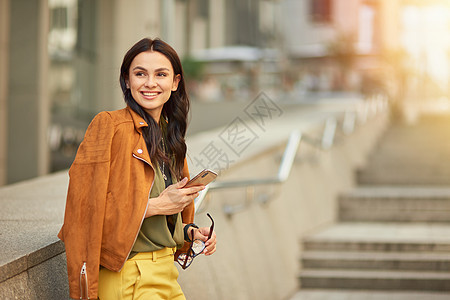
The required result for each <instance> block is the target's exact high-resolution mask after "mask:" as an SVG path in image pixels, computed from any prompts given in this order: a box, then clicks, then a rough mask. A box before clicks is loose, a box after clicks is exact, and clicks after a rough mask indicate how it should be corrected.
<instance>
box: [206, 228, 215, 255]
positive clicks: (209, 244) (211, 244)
mask: <svg viewBox="0 0 450 300" xmlns="http://www.w3.org/2000/svg"><path fill="white" fill-rule="evenodd" d="M216 243H217V239H216V233H215V232H213V234H212V235H211V238H210V239H209V240H208V241H206V243H205V246H206V248H205V250H204V251H203V253H204V254H205V255H206V256H208V255H211V254H213V253H214V252H216Z"/></svg>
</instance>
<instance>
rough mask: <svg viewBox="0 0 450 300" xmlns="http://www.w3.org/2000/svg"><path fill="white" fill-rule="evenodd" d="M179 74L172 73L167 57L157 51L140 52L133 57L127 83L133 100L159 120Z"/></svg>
mask: <svg viewBox="0 0 450 300" xmlns="http://www.w3.org/2000/svg"><path fill="white" fill-rule="evenodd" d="M180 78H181V75H180V74H174V71H173V68H172V64H171V63H170V61H169V59H167V57H165V56H164V55H163V54H161V53H160V52H157V51H146V52H141V53H139V54H138V55H136V57H135V58H134V59H133V61H132V62H131V65H130V69H129V72H128V80H127V85H128V88H129V89H130V90H131V95H132V96H133V98H134V100H136V102H137V103H138V104H139V105H140V106H141V107H142V108H143V109H144V110H145V111H146V112H147V113H148V114H149V115H150V116H151V117H153V119H154V120H155V121H156V122H159V118H160V116H161V111H162V108H163V106H164V104H165V103H166V102H167V101H168V100H169V98H170V95H171V93H172V91H176V90H177V88H178V83H179V82H180Z"/></svg>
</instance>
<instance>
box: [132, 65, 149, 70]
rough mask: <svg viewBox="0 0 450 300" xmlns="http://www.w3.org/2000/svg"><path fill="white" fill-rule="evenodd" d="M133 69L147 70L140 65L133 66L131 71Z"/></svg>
mask: <svg viewBox="0 0 450 300" xmlns="http://www.w3.org/2000/svg"><path fill="white" fill-rule="evenodd" d="M134 70H142V71H147V69H146V68H144V67H141V66H136V67H134V68H133V71H134Z"/></svg>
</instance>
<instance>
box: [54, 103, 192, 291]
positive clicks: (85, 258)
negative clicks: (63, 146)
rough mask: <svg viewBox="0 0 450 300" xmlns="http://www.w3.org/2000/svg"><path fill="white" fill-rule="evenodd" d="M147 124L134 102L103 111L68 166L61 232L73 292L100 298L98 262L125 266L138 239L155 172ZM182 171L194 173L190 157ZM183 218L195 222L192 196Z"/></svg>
mask: <svg viewBox="0 0 450 300" xmlns="http://www.w3.org/2000/svg"><path fill="white" fill-rule="evenodd" d="M144 126H147V123H146V122H145V121H144V119H143V118H141V117H140V116H139V115H138V114H137V113H135V112H134V111H133V110H132V109H130V108H129V107H127V108H124V109H121V110H117V111H112V112H101V113H99V114H98V115H97V116H96V117H95V118H94V119H93V120H92V122H91V124H90V125H89V127H88V129H87V131H86V135H85V137H84V140H83V142H82V143H81V145H80V147H79V149H78V152H77V155H76V158H75V161H74V162H73V164H72V166H71V168H70V170H69V176H70V181H69V190H68V193H67V202H66V210H65V216H64V225H63V227H62V228H61V231H60V232H59V234H58V237H59V238H60V239H61V240H63V241H64V244H65V248H66V255H67V272H68V275H69V289H70V297H71V298H76V299H96V298H97V294H98V274H99V266H100V265H102V266H104V267H106V268H108V269H110V270H112V271H120V270H121V269H122V267H123V265H124V263H125V261H126V260H127V258H128V255H129V253H130V251H131V248H132V247H133V244H134V242H135V240H136V237H137V235H138V232H139V229H140V227H141V225H142V222H143V220H144V216H145V213H146V209H147V201H148V197H149V195H150V189H151V187H152V186H153V178H154V170H153V167H152V165H151V160H150V157H149V154H148V151H147V147H146V144H145V141H144V138H143V136H142V131H141V128H142V127H144ZM183 172H184V174H183V175H184V176H186V177H189V173H188V169H187V165H186V163H185V166H184V170H183ZM182 219H183V223H192V222H193V219H194V203H193V202H192V203H191V204H190V205H189V206H187V207H186V208H185V209H184V210H183V211H182ZM186 246H187V245H186V244H185V247H186ZM185 247H183V249H184V248H185Z"/></svg>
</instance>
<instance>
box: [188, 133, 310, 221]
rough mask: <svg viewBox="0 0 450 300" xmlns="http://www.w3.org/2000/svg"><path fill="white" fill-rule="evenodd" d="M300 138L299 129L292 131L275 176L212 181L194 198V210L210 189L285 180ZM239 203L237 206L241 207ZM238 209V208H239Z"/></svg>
mask: <svg viewBox="0 0 450 300" xmlns="http://www.w3.org/2000/svg"><path fill="white" fill-rule="evenodd" d="M301 138H302V134H301V133H300V131H298V130H295V131H293V132H292V133H291V134H290V136H289V140H288V142H287V144H286V148H285V150H284V153H283V157H282V158H281V162H280V167H279V168H278V173H277V175H276V176H275V177H267V178H259V179H247V180H239V181H220V182H212V183H210V184H209V185H207V186H206V188H205V189H204V190H203V191H201V192H200V195H199V196H198V197H197V198H196V199H195V210H196V211H197V210H199V208H200V206H201V205H202V203H203V200H204V199H205V197H206V194H207V193H208V191H210V190H216V189H226V188H237V187H249V186H258V185H266V184H277V183H282V182H285V181H286V180H287V179H288V177H289V174H290V172H291V169H292V165H293V164H294V160H295V157H296V154H297V149H298V147H299V145H300V140H301ZM241 206H242V205H240V206H239V207H241ZM239 210H240V209H239ZM227 212H228V213H229V214H232V213H233V212H234V209H231V208H230V207H228V208H227Z"/></svg>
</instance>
